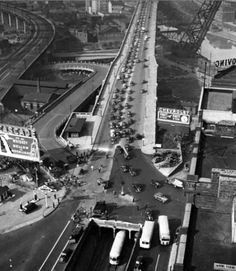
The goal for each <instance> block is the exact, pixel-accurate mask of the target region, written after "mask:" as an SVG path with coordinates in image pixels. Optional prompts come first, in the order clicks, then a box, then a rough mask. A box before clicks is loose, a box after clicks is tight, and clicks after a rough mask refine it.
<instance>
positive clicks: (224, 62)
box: [215, 58, 236, 68]
mask: <svg viewBox="0 0 236 271" xmlns="http://www.w3.org/2000/svg"><path fill="white" fill-rule="evenodd" d="M233 65H236V58H227V59H221V60H216V61H215V66H216V68H228V67H230V66H233Z"/></svg>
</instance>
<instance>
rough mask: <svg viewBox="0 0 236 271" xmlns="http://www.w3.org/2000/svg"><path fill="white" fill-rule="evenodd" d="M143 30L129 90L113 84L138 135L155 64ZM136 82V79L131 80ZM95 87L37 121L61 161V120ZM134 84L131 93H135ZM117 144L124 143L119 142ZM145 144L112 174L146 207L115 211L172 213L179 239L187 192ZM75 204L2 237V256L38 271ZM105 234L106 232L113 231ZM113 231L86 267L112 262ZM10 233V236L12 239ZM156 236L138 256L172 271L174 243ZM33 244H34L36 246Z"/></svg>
mask: <svg viewBox="0 0 236 271" xmlns="http://www.w3.org/2000/svg"><path fill="white" fill-rule="evenodd" d="M143 2H144V7H145V8H144V9H143V14H142V23H141V25H140V27H143V28H144V29H146V30H148V29H149V26H150V21H151V20H152V17H150V16H149V15H150V13H151V10H152V1H143ZM145 5H146V6H145ZM139 30H140V31H141V30H142V34H140V35H139V34H138V36H137V44H136V41H135V40H134V43H135V44H136V45H137V47H136V48H137V50H136V49H135V48H133V47H131V48H130V52H129V53H130V55H129V56H127V57H129V58H130V57H132V55H133V56H134V60H135V61H133V60H132V61H130V62H131V65H132V67H131V73H130V76H129V78H128V80H127V81H126V82H128V85H127V88H126V89H124V91H123V90H122V88H123V84H124V82H122V81H121V80H120V79H119V80H117V81H116V82H114V84H113V86H114V88H113V89H112V91H111V93H110V95H113V94H114V90H115V89H119V90H120V91H119V96H120V102H121V104H122V107H121V109H122V110H121V116H127V112H128V111H130V112H131V116H132V119H133V122H132V124H131V127H132V129H133V130H134V131H135V132H136V133H141V134H142V132H143V122H144V118H145V104H146V100H145V99H146V98H145V91H148V90H149V89H148V85H147V84H146V80H147V77H148V74H147V67H148V65H149V63H148V60H147V59H146V57H145V56H146V52H145V51H146V50H149V47H148V37H147V38H146V37H145V32H144V30H143V29H139ZM150 34H151V33H150ZM132 45H133V44H132ZM132 51H133V52H132ZM153 57H154V56H153ZM130 60H131V59H130ZM123 64H124V63H123ZM126 64H128V63H126ZM105 74H106V70H105V68H104V70H103V71H102V72H99V73H97V74H95V75H94V76H97V77H98V78H97V79H98V80H102V79H103V78H104V76H105ZM102 77H103V78H102ZM97 79H96V80H97ZM88 82H89V81H88ZM131 82H133V83H132V84H131ZM89 87H90V86H89V83H87V85H86V83H85V85H84V86H82V88H81V87H80V88H79V93H77V91H74V92H73V93H72V95H70V96H68V97H67V98H66V99H65V100H63V101H62V103H61V104H59V105H58V106H56V107H55V108H54V109H53V111H51V112H49V113H48V114H45V116H43V117H42V118H41V119H39V121H38V122H37V123H36V124H35V126H36V130H37V131H38V135H39V138H40V142H41V144H42V146H44V148H45V149H47V150H48V151H50V152H51V154H52V155H53V156H54V157H55V158H56V159H60V160H61V159H63V157H64V156H65V155H64V154H65V151H64V149H63V148H61V146H60V145H59V144H58V142H57V141H56V139H55V130H56V127H57V126H58V123H60V122H61V121H62V120H63V119H64V118H65V117H66V116H67V115H68V112H69V111H71V109H73V108H76V107H77V106H78V96H80V98H81V101H83V99H85V98H86V97H85V96H86V95H87V88H89ZM128 88H129V89H130V90H131V91H129V90H128ZM81 89H82V90H81ZM142 89H144V90H145V91H142ZM126 103H127V104H128V106H127V108H125V106H124V105H125V104H126ZM70 105H71V106H70ZM112 107H113V105H112V99H111V103H110V106H109V107H108V108H107V111H106V112H105V114H104V118H103V121H102V124H101V125H102V126H101V129H100V130H99V134H98V137H97V140H96V145H97V146H98V148H99V147H102V148H103V149H104V148H106V149H108V150H111V153H113V151H114V149H115V147H116V145H112V144H111V139H110V122H111V119H110V117H111V111H112ZM153 125H155V123H153ZM116 143H119V142H118V141H117V142H116ZM140 144H142V141H138V142H137V141H136V142H134V144H133V150H132V151H131V156H132V159H131V160H129V161H128V162H127V161H125V160H124V158H123V155H120V154H118V153H117V152H116V153H115V156H114V159H113V169H112V173H111V181H112V182H113V189H114V190H117V191H119V190H120V182H121V180H123V181H124V183H125V191H126V192H128V193H130V194H133V196H134V198H135V202H137V205H138V206H139V208H140V209H139V210H140V212H139V213H138V215H134V216H132V215H133V213H130V214H126V216H124V214H125V212H129V209H127V210H126V209H125V208H121V209H117V210H115V212H116V214H115V215H117V218H119V219H121V220H122V219H125V217H126V218H127V216H128V217H129V216H130V220H135V222H143V221H144V220H145V217H144V210H145V207H147V206H148V207H150V208H152V209H153V211H154V216H155V218H157V217H158V215H159V214H165V215H168V216H169V218H170V229H171V236H172V239H173V233H174V231H175V229H176V227H177V226H179V224H180V221H181V217H182V211H183V209H182V206H183V204H184V195H183V191H182V190H177V189H175V188H173V187H170V186H168V185H167V184H165V182H164V177H163V176H162V175H161V174H160V173H158V172H157V171H156V169H155V168H154V167H152V166H151V165H150V164H151V162H150V159H149V158H148V157H146V156H144V155H143V154H142V153H141V151H140ZM126 163H127V164H128V165H129V166H132V167H133V168H134V169H135V170H136V171H137V173H138V174H137V176H135V177H132V176H130V175H129V173H123V172H122V171H121V169H120V166H121V165H123V164H126ZM151 179H155V180H159V181H161V183H162V186H161V188H160V191H161V192H163V193H165V194H167V195H168V197H169V199H170V200H169V203H167V204H165V205H163V204H162V203H160V202H157V201H155V199H154V198H153V193H154V192H155V189H154V188H153V186H151V185H150V181H151ZM132 183H134V184H139V183H141V184H143V192H141V193H135V191H134V190H133V187H132ZM110 192H111V191H110ZM88 193H89V191H88ZM75 204H77V202H76V201H72V202H65V205H64V206H63V205H62V207H61V209H58V210H57V211H56V212H55V214H53V215H52V216H50V217H49V218H47V219H45V220H43V221H41V222H39V223H37V224H36V225H32V226H31V227H30V228H29V227H27V228H25V229H23V230H20V231H18V232H17V233H12V234H8V235H5V236H4V237H0V241H2V242H1V244H3V243H4V245H5V246H8V247H9V249H8V250H7V251H6V254H4V255H5V257H2V259H4V258H5V259H6V257H9V261H10V259H11V261H10V262H11V263H13V266H14V265H15V266H17V268H16V270H26V271H27V270H38V269H39V267H40V266H41V265H42V263H43V262H44V260H45V259H46V258H47V257H46V256H47V255H48V253H49V252H50V249H51V248H52V247H53V244H54V243H55V241H56V239H57V238H56V236H58V235H59V232H61V231H62V230H63V228H64V226H65V225H66V224H67V221H68V218H69V217H70V215H71V213H72V210H74V207H75ZM63 210H64V212H65V211H67V213H66V215H65V216H64V217H63V216H62V215H64V213H63ZM113 215H114V214H113ZM55 221H56V222H55ZM47 222H48V227H50V228H48V227H46V225H47V224H46V223H47ZM56 223H57V225H56ZM68 228H69V227H68ZM52 229H53V230H52ZM68 231H69V230H68ZM33 233H34V234H33ZM68 234H69V233H68V232H67V230H65V233H64V235H63V236H62V243H64V242H65V238H66V237H67V236H68ZM104 234H105V236H106V234H107V233H104ZM108 235H109V238H105V239H106V243H104V244H103V243H100V244H98V247H100V249H98V250H94V251H93V261H92V262H93V264H91V263H92V262H90V261H89V260H88V262H89V264H90V265H88V267H87V269H85V270H93V269H92V268H94V270H102V271H104V270H106V269H107V268H108V265H107V263H108V251H109V249H110V246H111V243H112V236H110V233H109V234H108ZM7 237H9V238H8V239H7ZM39 237H40V238H39ZM91 238H92V237H91ZM1 239H2V240H1ZM16 239H17V242H18V243H19V244H20V249H21V250H20V251H21V253H19V252H17V251H16V250H14V249H12V245H13V240H16ZM154 239H155V240H154V242H153V247H152V249H151V250H150V251H148V252H147V251H143V250H140V251H138V254H139V253H140V254H144V255H145V258H146V259H148V261H149V264H146V265H145V270H146V271H151V270H154V268H156V270H159V271H160V270H166V267H167V263H168V257H169V251H170V247H164V248H163V247H161V246H160V244H159V242H158V241H157V240H158V231H157V229H156V231H155V234H154ZM49 240H50V241H49ZM63 240H64V241H63ZM30 242H31V244H30ZM30 247H31V248H32V249H31V250H30ZM128 247H129V249H127V251H125V252H126V253H127V255H129V254H130V251H131V249H130V248H131V247H132V241H131V245H129V246H128ZM104 248H105V249H104ZM0 249H1V251H3V247H2V248H1V247H0ZM90 249H91V248H88V251H90ZM103 249H104V250H103ZM29 250H30V251H29ZM59 250H60V248H57V249H56V252H55V253H56V254H57V255H58V253H59ZM39 251H40V253H39ZM101 251H102V255H103V256H102V257H100V255H101ZM38 254H40V256H38ZM57 255H55V257H53V259H52V262H53V261H54V260H55V258H57ZM81 258H82V260H83V261H85V258H84V257H81ZM124 259H125V258H124ZM50 260H51V258H50ZM82 260H81V261H82ZM9 261H4V262H3V261H2V262H1V260H0V267H1V266H2V267H3V270H8V268H9ZM47 264H49V266H47V267H46V265H47ZM78 265H80V266H81V262H80V261H79V260H78ZM83 266H84V265H83ZM4 268H5V269H4ZM51 268H52V264H50V262H47V263H45V269H42V270H51ZM104 268H105V269H104Z"/></svg>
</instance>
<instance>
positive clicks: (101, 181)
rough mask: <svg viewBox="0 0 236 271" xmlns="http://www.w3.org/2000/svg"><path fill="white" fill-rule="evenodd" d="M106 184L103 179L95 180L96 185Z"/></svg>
mask: <svg viewBox="0 0 236 271" xmlns="http://www.w3.org/2000/svg"><path fill="white" fill-rule="evenodd" d="M106 182H107V180H104V179H102V178H98V179H97V184H98V185H101V184H105V183H106Z"/></svg>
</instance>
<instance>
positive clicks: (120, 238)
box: [109, 231, 126, 265]
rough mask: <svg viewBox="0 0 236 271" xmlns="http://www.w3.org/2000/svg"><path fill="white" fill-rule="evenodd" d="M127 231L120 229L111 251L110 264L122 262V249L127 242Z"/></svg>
mask: <svg viewBox="0 0 236 271" xmlns="http://www.w3.org/2000/svg"><path fill="white" fill-rule="evenodd" d="M125 236H126V231H118V232H117V234H116V237H115V240H114V242H113V244H112V247H111V251H110V257H109V258H110V260H109V262H110V264H111V265H118V264H119V262H120V255H121V251H122V248H123V245H124V242H125Z"/></svg>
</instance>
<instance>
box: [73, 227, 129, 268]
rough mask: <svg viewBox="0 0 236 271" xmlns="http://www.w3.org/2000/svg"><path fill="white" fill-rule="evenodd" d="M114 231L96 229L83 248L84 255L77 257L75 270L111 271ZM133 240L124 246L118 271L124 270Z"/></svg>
mask: <svg viewBox="0 0 236 271" xmlns="http://www.w3.org/2000/svg"><path fill="white" fill-rule="evenodd" d="M113 241H114V238H113V230H112V229H105V228H100V230H98V228H94V229H93V230H92V232H91V234H90V235H89V236H88V239H87V242H86V243H84V245H83V247H82V249H81V250H82V253H80V254H79V255H77V257H76V262H75V265H74V266H73V269H74V270H80V271H111V270H113V269H112V266H111V265H110V264H109V253H110V250H111V247H112V243H113ZM133 244H134V242H133V239H130V240H129V239H128V233H127V235H126V241H125V243H124V246H123V251H122V254H121V261H120V264H119V267H118V268H117V269H116V270H117V271H121V270H124V268H125V266H126V264H127V262H128V259H129V255H130V253H131V250H132V248H133Z"/></svg>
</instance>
